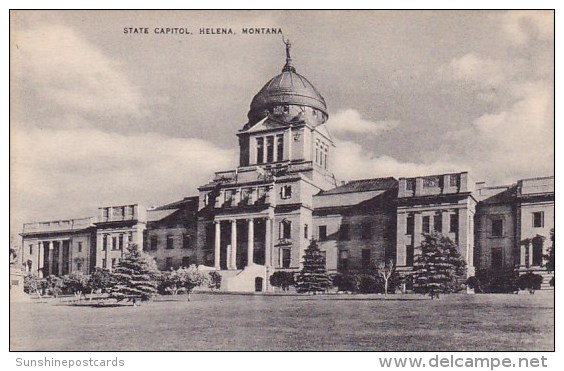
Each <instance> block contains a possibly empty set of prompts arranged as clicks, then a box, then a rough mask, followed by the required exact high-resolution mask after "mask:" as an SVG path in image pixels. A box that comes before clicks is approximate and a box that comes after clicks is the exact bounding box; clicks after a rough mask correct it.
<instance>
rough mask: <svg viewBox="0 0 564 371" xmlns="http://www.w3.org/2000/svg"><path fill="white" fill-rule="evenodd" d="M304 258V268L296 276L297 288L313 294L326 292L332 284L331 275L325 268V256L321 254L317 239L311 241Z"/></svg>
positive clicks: (299, 290)
mask: <svg viewBox="0 0 564 371" xmlns="http://www.w3.org/2000/svg"><path fill="white" fill-rule="evenodd" d="M303 258H304V262H303V268H302V270H301V271H300V273H299V274H298V276H297V277H296V290H297V291H298V292H299V293H305V292H312V293H313V294H317V293H318V292H326V291H327V290H328V289H329V288H330V287H331V285H332V283H331V277H330V276H329V275H328V274H327V270H326V269H325V257H324V256H323V255H322V254H321V251H320V250H319V247H318V246H317V241H315V240H312V241H311V243H310V245H309V246H308V247H307V248H306V250H305V255H304V257H303Z"/></svg>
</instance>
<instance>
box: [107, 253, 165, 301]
mask: <svg viewBox="0 0 564 371" xmlns="http://www.w3.org/2000/svg"><path fill="white" fill-rule="evenodd" d="M111 275H112V278H113V280H114V281H115V286H114V287H113V288H112V289H111V290H110V297H111V298H114V299H116V300H117V301H123V300H127V301H132V302H133V306H135V305H136V303H137V299H139V300H141V301H147V300H150V299H151V298H152V297H153V296H154V295H155V294H156V293H157V280H158V276H159V275H160V272H159V270H158V269H157V265H156V263H155V259H153V258H152V257H151V256H149V255H147V254H145V253H144V252H143V251H141V250H139V249H138V248H137V245H136V244H131V245H130V246H129V247H128V248H127V252H126V253H125V256H124V258H123V259H122V260H121V261H120V262H119V263H118V264H117V265H116V268H115V269H114V271H113V272H112V273H111Z"/></svg>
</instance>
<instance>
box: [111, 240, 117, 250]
mask: <svg viewBox="0 0 564 371" xmlns="http://www.w3.org/2000/svg"><path fill="white" fill-rule="evenodd" d="M117 248H118V244H117V237H112V250H117Z"/></svg>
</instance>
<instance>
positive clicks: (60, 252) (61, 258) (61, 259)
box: [59, 240, 63, 276]
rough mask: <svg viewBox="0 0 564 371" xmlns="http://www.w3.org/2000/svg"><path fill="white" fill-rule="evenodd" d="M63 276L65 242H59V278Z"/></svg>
mask: <svg viewBox="0 0 564 371" xmlns="http://www.w3.org/2000/svg"><path fill="white" fill-rule="evenodd" d="M62 275H63V240H60V241H59V276H62Z"/></svg>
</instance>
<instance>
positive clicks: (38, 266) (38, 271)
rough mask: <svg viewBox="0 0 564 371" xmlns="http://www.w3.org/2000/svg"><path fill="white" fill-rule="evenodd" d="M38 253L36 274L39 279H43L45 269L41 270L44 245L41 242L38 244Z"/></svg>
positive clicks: (43, 260)
mask: <svg viewBox="0 0 564 371" xmlns="http://www.w3.org/2000/svg"><path fill="white" fill-rule="evenodd" d="M38 253H39V256H38V262H37V274H38V275H39V277H40V278H43V277H44V276H45V269H44V268H43V266H44V265H45V245H44V244H43V242H39V251H38Z"/></svg>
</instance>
